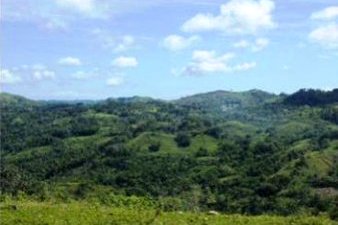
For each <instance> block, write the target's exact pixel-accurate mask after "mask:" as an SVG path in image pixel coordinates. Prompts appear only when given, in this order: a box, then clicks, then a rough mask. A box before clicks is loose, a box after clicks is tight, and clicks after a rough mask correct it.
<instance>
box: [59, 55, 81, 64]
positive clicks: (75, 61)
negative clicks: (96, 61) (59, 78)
mask: <svg viewBox="0 0 338 225" xmlns="http://www.w3.org/2000/svg"><path fill="white" fill-rule="evenodd" d="M59 64H60V65H64V66H81V65H82V62H81V60H80V59H78V58H75V57H71V56H68V57H64V58H61V59H59Z"/></svg>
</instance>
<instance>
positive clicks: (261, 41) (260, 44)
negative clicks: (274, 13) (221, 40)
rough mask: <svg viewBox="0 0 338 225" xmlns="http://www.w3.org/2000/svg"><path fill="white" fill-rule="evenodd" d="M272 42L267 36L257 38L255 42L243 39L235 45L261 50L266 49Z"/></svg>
mask: <svg viewBox="0 0 338 225" xmlns="http://www.w3.org/2000/svg"><path fill="white" fill-rule="evenodd" d="M269 43H270V40H269V39H267V38H257V39H256V40H255V41H254V42H252V43H251V42H249V41H247V40H241V41H239V42H236V43H235V44H234V45H233V46H234V47H235V48H250V50H251V51H253V52H259V51H261V50H263V49H265V48H266V47H267V46H268V45H269Z"/></svg>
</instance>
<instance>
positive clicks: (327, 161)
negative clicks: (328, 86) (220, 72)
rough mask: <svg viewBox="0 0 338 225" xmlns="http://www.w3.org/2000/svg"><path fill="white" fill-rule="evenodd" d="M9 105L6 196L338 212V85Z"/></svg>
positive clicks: (7, 101)
mask: <svg viewBox="0 0 338 225" xmlns="http://www.w3.org/2000/svg"><path fill="white" fill-rule="evenodd" d="M0 104H1V171H0V172H1V174H0V175H1V195H2V196H14V197H15V196H18V195H22V194H25V195H28V196H34V197H36V198H39V199H41V200H45V199H48V198H58V199H63V200H67V199H87V198H97V199H100V201H102V202H106V201H110V200H111V199H110V197H109V196H111V195H112V194H114V195H116V196H126V198H128V196H129V197H130V196H138V197H140V198H144V199H147V202H148V200H149V202H155V203H156V204H159V205H160V206H161V207H162V209H163V210H165V211H177V210H182V211H207V210H217V211H220V212H227V213H242V214H250V215H251V214H253V215H257V214H266V213H268V214H277V215H290V214H299V213H308V214H312V215H318V214H320V213H327V214H329V215H330V216H331V218H333V219H337V218H338V214H337V212H338V207H337V204H338V89H335V90H333V91H320V90H307V89H303V90H300V91H298V92H296V93H294V94H292V95H287V94H281V95H275V94H271V93H267V92H263V91H260V90H251V91H247V92H228V91H216V92H211V93H205V94H198V95H193V96H189V97H185V98H181V99H178V100H174V101H162V100H156V99H152V98H144V97H131V98H109V99H107V100H102V101H72V102H67V101H33V100H29V99H26V98H23V97H20V96H15V95H11V94H7V93H1V94H0Z"/></svg>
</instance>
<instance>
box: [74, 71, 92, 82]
mask: <svg viewBox="0 0 338 225" xmlns="http://www.w3.org/2000/svg"><path fill="white" fill-rule="evenodd" d="M93 76H94V73H91V72H86V71H82V70H79V71H76V72H75V73H73V74H71V77H72V78H74V79H77V80H85V79H88V78H91V77H93Z"/></svg>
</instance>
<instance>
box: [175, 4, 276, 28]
mask: <svg viewBox="0 0 338 225" xmlns="http://www.w3.org/2000/svg"><path fill="white" fill-rule="evenodd" d="M274 9H275V4H274V2H273V1H271V0H259V1H255V0H231V1H229V2H228V3H226V4H224V5H221V7H220V14H219V15H216V16H214V15H212V14H197V15H196V16H194V17H193V18H191V19H189V20H188V21H186V22H185V23H184V24H183V25H182V27H181V29H182V30H183V31H185V32H203V31H221V32H224V33H227V34H255V33H257V32H259V31H261V30H266V29H272V28H274V27H275V26H276V24H275V22H274V21H273V18H272V12H273V11H274Z"/></svg>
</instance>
